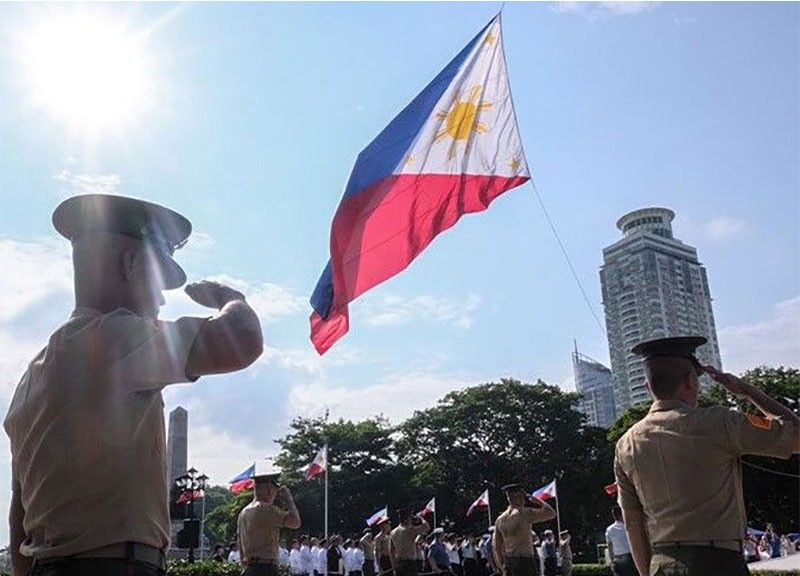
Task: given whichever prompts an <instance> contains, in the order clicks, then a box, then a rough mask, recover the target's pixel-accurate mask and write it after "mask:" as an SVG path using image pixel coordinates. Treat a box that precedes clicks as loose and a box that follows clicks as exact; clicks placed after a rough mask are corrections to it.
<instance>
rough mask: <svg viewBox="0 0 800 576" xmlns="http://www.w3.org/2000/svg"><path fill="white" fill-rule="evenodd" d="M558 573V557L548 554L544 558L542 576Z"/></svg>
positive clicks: (551, 575) (554, 575) (552, 575)
mask: <svg viewBox="0 0 800 576" xmlns="http://www.w3.org/2000/svg"><path fill="white" fill-rule="evenodd" d="M557 574H558V559H557V558H555V557H554V556H548V557H547V558H545V559H544V576H557Z"/></svg>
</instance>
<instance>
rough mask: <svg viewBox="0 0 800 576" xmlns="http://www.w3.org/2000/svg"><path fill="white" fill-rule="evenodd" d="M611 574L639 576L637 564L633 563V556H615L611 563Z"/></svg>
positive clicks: (615, 575)
mask: <svg viewBox="0 0 800 576" xmlns="http://www.w3.org/2000/svg"><path fill="white" fill-rule="evenodd" d="M611 572H612V573H613V574H614V576H639V573H638V572H637V571H636V564H634V563H633V555H632V554H620V555H619V556H614V559H613V560H612V561H611Z"/></svg>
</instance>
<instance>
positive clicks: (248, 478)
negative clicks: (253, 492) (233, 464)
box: [230, 464, 256, 494]
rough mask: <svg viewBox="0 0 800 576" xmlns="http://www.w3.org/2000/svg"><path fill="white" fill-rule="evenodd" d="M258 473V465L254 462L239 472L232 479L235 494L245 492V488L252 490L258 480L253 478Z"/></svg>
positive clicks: (232, 488) (231, 483)
mask: <svg viewBox="0 0 800 576" xmlns="http://www.w3.org/2000/svg"><path fill="white" fill-rule="evenodd" d="M255 475H256V465H255V464H253V465H252V466H250V468H248V469H247V470H245V471H244V472H242V473H241V474H239V475H238V476H237V477H236V478H234V479H233V480H231V481H230V485H231V492H233V493H234V494H238V493H239V492H244V491H245V490H250V489H251V488H252V487H253V486H255V484H256V482H255V480H253V477H254V476H255Z"/></svg>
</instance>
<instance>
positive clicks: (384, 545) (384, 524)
mask: <svg viewBox="0 0 800 576" xmlns="http://www.w3.org/2000/svg"><path fill="white" fill-rule="evenodd" d="M378 527H379V528H380V532H378V535H377V536H375V558H377V561H378V570H380V572H381V574H382V573H384V572H388V571H389V570H391V569H392V559H391V557H390V556H389V532H390V531H391V529H392V525H391V524H390V523H389V519H388V518H384V519H382V520H381V521H380V522H379V523H378Z"/></svg>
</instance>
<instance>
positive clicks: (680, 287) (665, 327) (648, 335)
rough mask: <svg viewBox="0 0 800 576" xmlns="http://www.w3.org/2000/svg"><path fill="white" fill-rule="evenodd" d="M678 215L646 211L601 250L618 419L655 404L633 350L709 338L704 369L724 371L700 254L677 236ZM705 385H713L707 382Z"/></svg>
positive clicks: (624, 221) (629, 219)
mask: <svg viewBox="0 0 800 576" xmlns="http://www.w3.org/2000/svg"><path fill="white" fill-rule="evenodd" d="M674 218H675V213H674V212H672V210H668V209H666V208H643V209H641V210H636V211H634V212H631V213H629V214H626V215H624V216H623V217H622V218H620V219H619V220H618V221H617V228H619V230H620V231H621V232H622V234H623V237H622V239H621V240H619V241H617V242H615V243H614V244H612V245H611V246H608V247H607V248H604V249H603V266H602V268H601V269H600V283H601V285H602V289H603V306H604V308H605V316H606V330H607V331H608V347H609V352H610V356H611V371H612V374H613V382H614V398H615V403H616V408H617V414H622V413H623V412H624V411H625V410H627V409H628V408H630V407H631V406H634V405H636V404H640V403H642V402H645V401H647V400H649V399H650V396H649V394H648V392H647V389H646V387H645V383H644V368H643V366H642V360H641V358H639V357H637V356H635V355H633V354H631V352H630V350H631V348H632V347H633V346H634V345H636V344H638V343H639V342H642V341H644V340H650V339H653V338H665V337H668V336H690V335H692V336H694V335H697V336H705V337H706V338H708V344H706V345H704V346H701V347H700V348H699V349H698V350H697V355H698V358H700V361H701V362H706V363H709V364H713V365H714V366H720V357H719V344H718V342H717V329H716V326H715V325H714V313H713V311H712V309H711V293H710V291H709V288H708V278H707V277H706V270H705V268H704V267H703V266H702V265H701V264H700V262H699V260H698V258H697V250H696V249H695V248H693V247H692V246H688V245H686V244H684V243H683V242H681V241H680V240H677V239H676V238H675V237H674V236H673V234H672V220H673V219H674ZM701 384H703V385H704V386H705V385H708V384H709V381H708V380H707V378H706V377H703V378H702V379H701Z"/></svg>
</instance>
